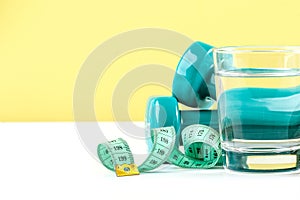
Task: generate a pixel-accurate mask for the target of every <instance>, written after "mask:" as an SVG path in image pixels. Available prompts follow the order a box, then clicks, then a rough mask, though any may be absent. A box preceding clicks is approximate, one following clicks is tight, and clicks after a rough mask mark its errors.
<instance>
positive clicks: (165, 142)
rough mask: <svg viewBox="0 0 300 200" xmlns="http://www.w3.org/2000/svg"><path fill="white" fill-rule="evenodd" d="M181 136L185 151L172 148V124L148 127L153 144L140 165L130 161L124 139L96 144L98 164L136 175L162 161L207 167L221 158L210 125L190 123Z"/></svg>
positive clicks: (173, 134) (173, 132)
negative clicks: (99, 162)
mask: <svg viewBox="0 0 300 200" xmlns="http://www.w3.org/2000/svg"><path fill="white" fill-rule="evenodd" d="M181 135H182V141H183V146H184V150H185V154H184V153H182V152H181V151H180V150H179V148H178V147H175V143H176V132H175V129H174V127H173V126H169V127H162V128H154V129H151V138H152V140H153V147H152V150H151V152H150V154H149V156H148V157H147V159H146V160H145V161H144V162H143V163H142V164H141V165H140V166H137V165H136V164H135V163H134V158H133V155H132V153H131V150H130V148H129V146H128V144H127V142H126V141H125V140H123V139H121V138H119V139H116V140H113V141H109V142H106V143H103V144H99V145H98V149H97V153H98V157H99V159H100V161H101V162H102V164H103V165H104V166H105V167H106V168H108V169H109V170H112V171H115V172H116V175H117V176H130V175H138V174H140V172H147V171H150V170H154V169H156V168H158V167H159V166H160V165H162V164H163V163H165V162H166V161H167V162H169V163H171V164H174V165H176V166H179V167H183V168H211V167H214V166H215V165H216V164H217V163H220V161H222V159H220V157H221V148H220V137H219V133H218V132H217V131H215V130H214V129H213V128H210V127H208V126H205V125H201V124H194V125H190V126H188V127H186V128H184V129H183V130H182V133H181Z"/></svg>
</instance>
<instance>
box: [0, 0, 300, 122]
mask: <svg viewBox="0 0 300 200" xmlns="http://www.w3.org/2000/svg"><path fill="white" fill-rule="evenodd" d="M299 8H300V1H299V0H226V1H224V0H219V1H214V0H211V1H209V0H186V1H174V0H173V1H166V0H165V1H162V0H151V1H143V0H126V1H125V0H124V1H122V0H119V1H114V0H110V1H91V0H85V1H70V0H65V1H61V0H60V1H58V0H52V1H46V0H27V1H21V0H0V67H1V73H0V95H1V96H0V120H1V121H70V120H73V107H72V101H73V100H72V95H73V89H74V83H75V80H76V76H77V74H78V72H79V70H80V67H81V64H82V63H83V62H84V60H85V59H86V58H87V56H88V55H89V53H90V52H92V50H93V49H95V48H96V47H97V46H98V45H100V44H101V43H102V42H104V41H105V40H107V39H109V38H111V37H112V36H113V35H116V34H119V33H122V32H124V31H129V30H132V29H137V28H144V27H156V28H165V29H170V30H174V31H177V32H179V33H182V34H184V35H187V36H188V37H190V38H192V39H193V40H200V41H205V42H206V43H209V44H212V45H215V46H226V45H300V26H299V21H300V9H299ZM137 57H138V58H142V59H137ZM154 60H155V62H154ZM178 60H179V58H178V57H177V56H175V55H172V54H169V53H162V52H161V51H153V52H151V51H140V52H136V53H135V54H132V55H128V56H125V57H123V58H120V60H118V61H117V62H116V63H114V64H113V65H116V66H115V68H118V67H117V66H118V65H120V66H121V65H124V64H126V65H130V66H131V67H135V66H139V65H142V64H150V63H159V64H163V65H166V66H170V67H171V68H175V67H176V64H177V62H178ZM122 69H124V68H122ZM126 70H128V69H126ZM112 71H113V70H112ZM124 73H126V71H119V73H118V74H113V73H111V74H109V76H110V77H113V78H112V80H113V81H109V79H107V80H106V79H105V78H104V79H103V80H102V81H106V82H105V87H104V88H102V90H103V91H106V92H107V94H111V90H112V89H113V88H114V86H115V84H116V81H117V80H118V78H119V77H118V76H121V75H122V74H124ZM151 94H165V95H168V94H170V92H169V91H168V90H166V89H163V88H160V87H158V86H147V87H145V88H142V89H140V90H139V91H136V93H135V94H133V96H132V99H131V101H130V106H129V112H130V116H131V117H132V119H133V120H143V116H144V106H145V101H146V99H147V97H148V96H149V95H151ZM100 98H101V94H99V91H96V95H95V102H99V99H100ZM102 104H103V105H97V103H96V105H95V108H96V113H97V116H98V120H111V119H112V115H111V107H110V105H111V103H110V100H109V98H107V99H106V100H105V101H104V102H103V101H102ZM100 109H101V114H99V111H98V110H100Z"/></svg>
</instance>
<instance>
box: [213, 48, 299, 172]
mask: <svg viewBox="0 0 300 200" xmlns="http://www.w3.org/2000/svg"><path fill="white" fill-rule="evenodd" d="M213 54H214V65H215V79H216V93H217V102H218V115H219V129H220V134H221V141H222V143H221V145H222V150H223V165H224V167H225V168H226V169H229V170H233V171H240V172H299V169H300V166H299V163H300V47H260V46H241V47H222V48H215V49H214V53H213Z"/></svg>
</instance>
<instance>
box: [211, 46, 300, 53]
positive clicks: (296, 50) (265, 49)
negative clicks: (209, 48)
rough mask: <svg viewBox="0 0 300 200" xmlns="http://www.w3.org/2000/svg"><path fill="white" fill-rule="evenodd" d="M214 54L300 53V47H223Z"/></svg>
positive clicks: (214, 49)
mask: <svg viewBox="0 0 300 200" xmlns="http://www.w3.org/2000/svg"><path fill="white" fill-rule="evenodd" d="M213 52H214V53H220V54H233V53H300V46H223V47H215V48H213Z"/></svg>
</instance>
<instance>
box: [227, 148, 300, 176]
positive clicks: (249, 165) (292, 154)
mask: <svg viewBox="0 0 300 200" xmlns="http://www.w3.org/2000/svg"><path fill="white" fill-rule="evenodd" d="M299 163H300V150H297V151H286V152H280V153H266V152H263V153H252V152H251V153H245V152H234V151H224V150H223V166H224V167H225V169H228V170H232V171H238V172H291V173H292V172H298V171H299V170H300V166H299V165H300V164H299Z"/></svg>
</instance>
